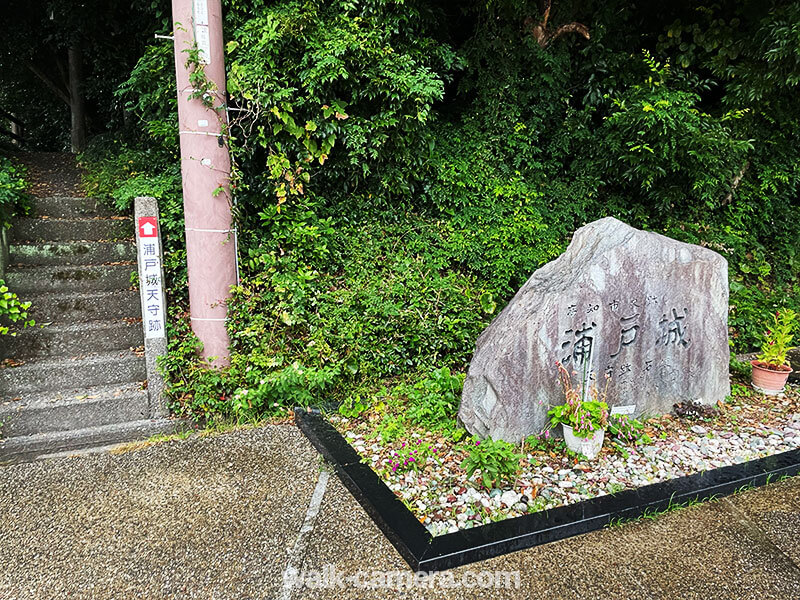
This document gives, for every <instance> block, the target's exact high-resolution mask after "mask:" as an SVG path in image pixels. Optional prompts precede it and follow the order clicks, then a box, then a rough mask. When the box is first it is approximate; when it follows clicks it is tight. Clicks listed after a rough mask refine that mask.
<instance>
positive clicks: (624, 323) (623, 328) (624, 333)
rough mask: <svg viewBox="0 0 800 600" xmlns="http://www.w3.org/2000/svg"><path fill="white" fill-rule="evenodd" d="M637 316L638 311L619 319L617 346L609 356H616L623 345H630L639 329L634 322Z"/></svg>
mask: <svg viewBox="0 0 800 600" xmlns="http://www.w3.org/2000/svg"><path fill="white" fill-rule="evenodd" d="M638 318H639V313H636V314H634V315H631V316H630V317H622V318H621V319H620V320H619V325H620V331H619V346H618V347H617V351H616V352H614V354H611V355H610V356H611V358H616V357H617V355H618V354H619V353H620V352H622V349H623V348H624V347H625V346H630V345H631V344H632V343H633V342H634V341H635V340H636V334H637V333H638V331H639V325H638V324H637V323H636V319H638Z"/></svg>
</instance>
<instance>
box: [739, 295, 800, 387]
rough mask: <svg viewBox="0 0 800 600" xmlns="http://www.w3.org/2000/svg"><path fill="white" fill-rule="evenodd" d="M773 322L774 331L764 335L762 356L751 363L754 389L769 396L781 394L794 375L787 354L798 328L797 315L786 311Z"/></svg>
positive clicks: (778, 313)
mask: <svg viewBox="0 0 800 600" xmlns="http://www.w3.org/2000/svg"><path fill="white" fill-rule="evenodd" d="M773 320H774V323H773V326H772V329H768V330H767V331H766V333H765V334H764V337H765V338H766V339H765V341H764V345H763V346H762V347H761V354H759V355H758V357H757V358H756V359H755V360H752V361H750V364H751V365H753V378H752V382H753V387H754V388H755V389H756V390H758V391H759V392H762V393H764V394H767V395H768V396H775V395H776V394H780V393H781V392H782V391H783V388H784V386H785V385H786V380H787V379H789V375H790V374H791V373H792V367H791V366H790V365H789V364H788V363H787V362H786V352H787V350H789V344H791V342H792V332H793V331H794V329H795V327H797V314H796V313H795V312H794V311H793V310H791V309H784V310H782V311H778V312H776V313H775V315H774V316H773Z"/></svg>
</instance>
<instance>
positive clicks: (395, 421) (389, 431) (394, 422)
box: [377, 415, 406, 444]
mask: <svg viewBox="0 0 800 600" xmlns="http://www.w3.org/2000/svg"><path fill="white" fill-rule="evenodd" d="M377 433H378V437H380V438H381V441H382V442H383V443H384V444H387V443H389V442H393V441H395V440H396V439H397V438H399V437H402V436H403V435H404V434H405V433H406V427H405V425H403V421H402V420H401V419H399V418H397V417H395V416H394V415H385V416H384V417H383V419H382V420H381V422H380V424H379V425H378V428H377Z"/></svg>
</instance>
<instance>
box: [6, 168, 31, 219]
mask: <svg viewBox="0 0 800 600" xmlns="http://www.w3.org/2000/svg"><path fill="white" fill-rule="evenodd" d="M24 175H25V172H24V168H23V167H21V166H20V165H18V164H15V163H14V162H12V161H11V159H9V158H7V157H5V156H0V227H2V228H7V227H9V226H10V225H11V219H12V218H14V217H16V216H19V215H23V214H26V213H27V212H28V210H29V208H30V205H29V202H28V194H27V192H26V190H27V188H28V184H27V183H26V182H25V178H24Z"/></svg>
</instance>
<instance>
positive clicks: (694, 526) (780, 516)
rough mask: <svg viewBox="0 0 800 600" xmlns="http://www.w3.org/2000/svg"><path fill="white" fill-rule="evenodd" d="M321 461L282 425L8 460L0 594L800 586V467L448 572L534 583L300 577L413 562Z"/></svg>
mask: <svg viewBox="0 0 800 600" xmlns="http://www.w3.org/2000/svg"><path fill="white" fill-rule="evenodd" d="M321 465H322V463H321V462H320V460H319V458H318V456H317V454H316V453H315V452H314V450H313V449H312V448H311V446H310V444H308V443H307V442H306V440H305V439H304V438H303V436H302V434H301V433H300V432H299V431H298V430H297V429H295V428H294V427H292V426H289V425H280V426H268V427H264V428H261V429H255V430H245V431H239V432H234V433H230V434H225V435H220V436H216V437H206V438H195V439H190V440H187V441H182V442H181V441H176V442H169V443H164V444H159V445H156V446H153V447H150V448H147V449H145V450H140V451H137V452H128V453H124V454H119V455H111V454H99V455H86V456H81V457H74V458H63V459H54V460H50V461H45V462H39V463H33V464H23V465H15V466H10V467H4V468H0V599H3V600H11V599H20V600H21V599H23V598H25V599H27V598H31V599H36V600H40V599H41V600H44V599H48V598H59V599H61V598H114V599H123V598H147V599H155V598H219V599H226V600H228V599H250V598H253V599H255V598H276V599H281V600H283V599H287V600H289V599H296V598H310V599H314V600H323V599H326V598H336V599H337V600H343V599H348V598H358V599H362V598H364V599H366V598H376V599H377V598H414V599H418V598H454V599H455V598H476V599H477V598H480V599H481V600H485V599H486V598H581V599H590V598H604V599H605V598H613V599H618V598H619V599H625V598H631V599H634V598H635V599H647V598H664V599H673V598H714V599H717V598H731V599H733V598H736V599H744V598H753V599H756V598H758V599H759V600H760V599H767V598H781V599H785V598H797V597H800V566H799V565H800V545H799V543H800V480H799V479H798V478H795V479H792V480H787V481H784V482H780V483H776V484H773V485H771V486H769V487H767V488H762V489H758V490H753V491H749V492H745V493H743V494H740V495H737V496H734V497H732V498H730V499H725V500H720V501H716V502H713V503H708V504H704V505H701V506H697V507H693V508H689V509H685V510H681V511H677V512H673V513H670V514H666V515H662V516H660V517H658V518H656V519H655V520H646V521H642V522H638V523H631V524H627V525H624V526H621V527H615V528H611V529H605V530H602V531H598V532H595V533H592V534H588V535H585V536H580V537H576V538H571V539H568V540H563V541H561V542H557V543H554V544H549V545H547V546H541V547H538V548H533V549H530V550H526V551H523V552H518V553H515V554H512V555H508V556H505V557H501V558H497V559H493V560H490V561H487V562H485V563H481V564H476V565H470V566H466V567H461V568H459V569H455V570H453V571H451V572H450V574H451V575H452V577H453V578H455V580H456V581H458V580H461V578H462V577H464V576H465V574H466V575H467V576H468V577H470V579H469V580H467V581H469V582H474V581H476V579H475V578H476V577H477V578H478V579H477V581H478V582H480V577H481V575H480V571H481V570H488V571H489V572H491V573H496V572H497V571H503V570H505V571H519V572H520V583H521V589H514V588H511V589H499V590H482V589H475V588H467V587H460V588H455V589H450V590H444V589H442V588H437V589H433V590H420V589H408V588H402V586H401V588H402V589H392V590H386V589H383V590H367V589H356V588H354V587H346V588H344V589H340V588H336V587H334V588H328V589H308V588H304V587H302V586H299V587H297V586H295V587H291V586H288V585H285V584H284V577H283V574H284V573H285V572H286V571H287V568H288V567H290V566H292V565H294V566H296V567H297V568H298V569H301V570H305V572H306V575H310V574H312V573H313V572H315V571H319V572H322V571H323V569H327V570H328V571H327V572H328V574H329V575H330V573H331V572H332V571H331V566H332V567H333V569H335V570H336V572H338V573H341V574H345V575H352V574H354V573H355V572H356V571H357V570H359V569H362V570H364V569H367V570H375V569H377V570H382V571H400V572H408V568H407V566H406V565H405V563H404V562H403V561H402V559H401V558H400V557H399V555H397V553H396V552H395V551H394V549H393V548H392V546H391V545H390V544H389V543H388V542H387V541H386V540H385V539H384V538H383V536H382V534H381V533H380V532H379V531H378V530H377V528H376V527H375V526H374V525H373V524H372V522H371V521H370V519H369V518H368V517H367V516H366V514H365V513H364V512H363V510H362V509H361V508H360V507H359V505H358V504H357V503H356V502H355V501H354V500H353V499H352V498H351V496H350V495H349V493H348V492H347V491H346V490H345V488H344V487H343V486H342V485H341V484H340V483H339V481H338V480H337V479H336V477H335V476H331V477H330V479H329V480H328V481H327V485H324V484H325V479H326V476H325V475H322V474H321V473H322V470H321ZM315 490H316V492H315ZM320 500H321V503H320V502H319V501H320ZM317 506H318V508H319V511H318V514H317V515H315V510H314V509H315V508H316V507H317ZM309 507H311V509H309ZM301 529H302V530H303V533H302V534H301ZM448 577H449V575H448ZM483 577H487V575H483ZM445 583H447V581H445Z"/></svg>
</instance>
